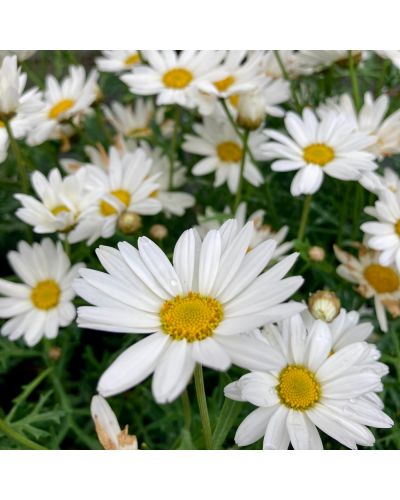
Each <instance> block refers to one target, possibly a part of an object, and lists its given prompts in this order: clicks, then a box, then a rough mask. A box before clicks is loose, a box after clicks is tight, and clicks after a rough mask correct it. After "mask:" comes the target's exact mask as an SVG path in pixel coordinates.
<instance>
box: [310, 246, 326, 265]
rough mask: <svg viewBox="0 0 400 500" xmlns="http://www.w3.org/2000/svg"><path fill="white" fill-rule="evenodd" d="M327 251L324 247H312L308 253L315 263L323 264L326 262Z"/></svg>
mask: <svg viewBox="0 0 400 500" xmlns="http://www.w3.org/2000/svg"><path fill="white" fill-rule="evenodd" d="M325 255H326V254H325V250H324V249H323V248H322V247H317V246H315V247H311V248H310V249H309V251H308V256H309V257H310V259H311V260H313V261H314V262H322V261H323V260H325Z"/></svg>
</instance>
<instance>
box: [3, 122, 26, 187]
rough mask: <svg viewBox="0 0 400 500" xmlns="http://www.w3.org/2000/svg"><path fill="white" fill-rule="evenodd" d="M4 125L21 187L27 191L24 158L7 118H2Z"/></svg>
mask: <svg viewBox="0 0 400 500" xmlns="http://www.w3.org/2000/svg"><path fill="white" fill-rule="evenodd" d="M4 125H5V127H6V130H7V134H8V138H9V139H10V144H11V149H12V152H13V154H14V158H15V161H16V163H17V168H18V174H19V178H20V181H21V189H22V191H23V192H24V193H27V192H28V188H29V182H28V176H27V173H26V168H25V163H24V160H23V159H22V154H21V151H20V149H19V147H18V144H17V141H16V140H15V137H14V134H13V132H12V129H11V125H10V122H9V120H4Z"/></svg>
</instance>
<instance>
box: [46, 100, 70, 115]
mask: <svg viewBox="0 0 400 500" xmlns="http://www.w3.org/2000/svg"><path fill="white" fill-rule="evenodd" d="M74 104H75V101H73V100H72V99H63V100H62V101H59V102H58V103H57V104H54V106H53V107H52V108H51V109H50V111H49V118H51V119H52V120H56V119H57V118H58V117H59V116H60V115H62V114H63V113H65V112H66V111H68V110H69V109H71V108H72V106H73V105H74Z"/></svg>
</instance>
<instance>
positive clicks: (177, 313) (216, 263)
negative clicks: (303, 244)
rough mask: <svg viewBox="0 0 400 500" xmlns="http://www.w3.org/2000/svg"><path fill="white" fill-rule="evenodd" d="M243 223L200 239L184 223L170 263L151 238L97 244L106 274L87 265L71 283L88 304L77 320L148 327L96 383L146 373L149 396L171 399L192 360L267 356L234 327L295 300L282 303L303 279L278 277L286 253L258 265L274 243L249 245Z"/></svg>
mask: <svg viewBox="0 0 400 500" xmlns="http://www.w3.org/2000/svg"><path fill="white" fill-rule="evenodd" d="M252 232H253V227H252V223H248V224H246V225H245V227H244V228H243V229H242V230H241V231H240V232H239V233H237V222H236V221H235V220H229V221H227V222H226V223H225V224H224V225H223V226H222V227H221V229H219V230H215V231H210V232H209V233H208V234H207V235H206V237H205V238H204V240H203V241H201V239H200V237H199V235H198V234H197V232H196V231H195V230H193V229H190V230H188V231H185V232H184V233H183V234H182V236H181V237H180V239H179V240H178V242H177V244H176V246H175V250H174V255H173V265H172V264H171V263H170V262H169V260H168V258H167V257H166V255H165V254H164V253H163V252H162V251H161V249H160V248H159V247H158V246H157V245H156V244H155V243H153V242H152V241H151V240H149V239H148V238H145V237H141V238H139V239H138V250H136V248H134V247H133V246H131V245H130V244H129V243H127V242H122V243H119V245H118V248H119V251H118V250H115V249H113V248H109V247H100V248H99V249H98V250H97V255H98V257H99V259H100V260H101V262H102V264H103V266H104V267H105V269H106V270H107V271H108V273H100V272H98V271H93V270H88V271H86V272H82V275H81V276H82V278H81V279H80V280H77V281H76V283H75V290H76V292H77V293H78V294H79V295H81V296H82V297H83V298H84V299H86V300H87V301H89V302H90V303H92V304H94V306H92V307H81V308H79V319H78V322H79V325H80V326H81V327H83V328H92V329H100V330H104V331H110V332H125V333H144V334H149V333H150V334H151V335H149V336H147V337H146V338H145V339H144V340H140V341H139V342H136V343H135V344H134V345H133V346H131V347H130V348H129V349H127V350H126V351H125V352H124V353H122V354H121V355H120V356H119V357H118V358H117V359H116V360H115V361H114V363H113V364H112V365H111V366H110V367H109V368H108V370H107V371H106V372H105V373H104V374H103V375H102V377H101V378H100V381H99V384H98V391H99V393H100V394H102V395H103V396H105V397H107V396H111V395H113V394H118V393H120V392H123V391H126V390H127V389H129V388H131V387H133V386H135V385H137V384H138V383H140V382H141V381H142V380H144V379H145V378H147V377H148V376H149V375H150V374H151V373H152V372H154V377H153V385H152V388H153V394H154V397H155V399H156V401H157V402H159V403H166V402H170V401H173V400H174V399H175V398H176V397H177V396H178V395H179V394H180V393H181V392H182V391H183V390H184V388H185V387H186V385H187V384H188V382H189V380H190V378H191V376H192V373H193V370H194V367H195V363H200V364H202V365H205V366H207V367H210V368H214V369H216V370H226V369H228V367H229V366H230V364H231V363H235V364H237V365H239V366H243V367H252V368H253V369H261V368H262V367H263V366H264V364H265V363H272V364H274V363H275V361H274V359H273V358H271V357H270V352H269V350H268V348H265V349H263V344H262V343H260V342H259V341H257V340H254V339H249V338H247V337H246V336H242V335H239V334H240V333H241V332H243V331H247V330H248V329H251V328H253V327H256V326H257V325H258V326H259V325H260V324H263V323H265V322H269V321H276V320H279V319H281V318H282V317H286V316H288V315H289V316H290V315H291V314H295V313H296V312H297V311H299V310H302V309H303V307H304V306H303V305H302V304H296V303H289V304H286V303H285V304H283V303H282V302H283V301H284V300H286V299H287V298H288V297H290V295H292V294H293V293H294V292H295V291H296V290H297V289H298V288H299V287H300V286H301V284H302V282H303V279H302V278H301V277H299V276H296V277H291V278H286V279H284V280H282V277H283V276H284V275H285V274H286V273H287V272H288V270H289V269H290V268H291V267H292V265H293V264H294V262H295V260H296V258H297V254H293V255H291V256H289V257H287V258H285V259H284V260H282V261H281V262H280V263H279V264H277V265H276V266H274V267H272V268H271V269H270V270H269V271H267V272H264V273H263V270H264V268H265V267H266V266H267V264H268V262H269V260H270V258H271V256H272V254H273V252H274V250H275V246H276V244H275V242H273V241H266V242H264V243H262V244H260V245H259V246H258V247H257V248H255V249H254V250H252V251H250V252H248V248H249V245H250V241H251V238H252Z"/></svg>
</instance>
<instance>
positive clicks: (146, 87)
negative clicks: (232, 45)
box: [121, 50, 225, 108]
mask: <svg viewBox="0 0 400 500" xmlns="http://www.w3.org/2000/svg"><path fill="white" fill-rule="evenodd" d="M142 54H143V57H144V59H145V60H146V62H147V64H148V66H143V67H142V66H141V67H138V68H136V69H134V70H133V71H132V72H131V73H127V74H125V75H123V76H121V80H122V81H123V82H124V83H126V84H127V85H128V87H129V89H130V91H131V92H132V93H134V94H138V95H157V104H158V105H162V104H179V105H181V106H184V107H188V108H193V107H195V105H196V99H195V97H196V95H197V93H198V92H199V83H200V82H202V81H214V80H217V79H218V78H219V77H220V76H221V73H222V72H221V69H220V66H219V65H220V63H221V61H222V59H223V57H224V55H225V51H223V50H182V51H181V52H180V53H179V54H178V53H177V52H176V51H175V50H144V51H142Z"/></svg>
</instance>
